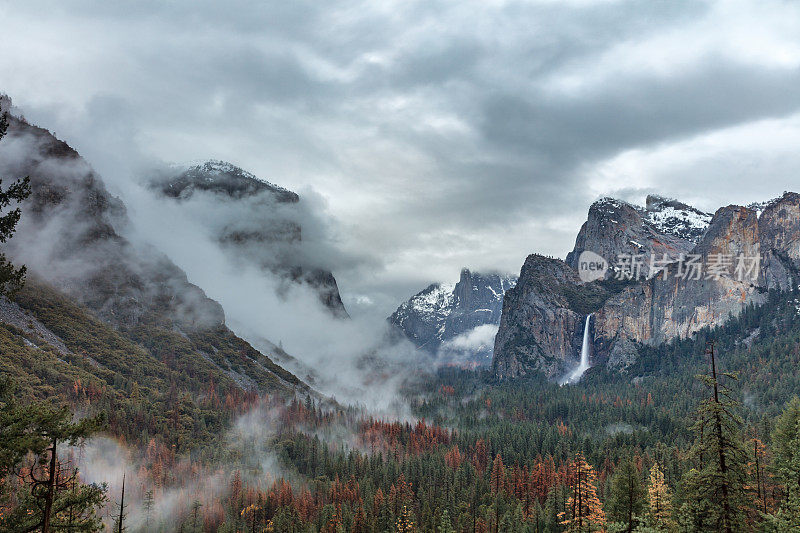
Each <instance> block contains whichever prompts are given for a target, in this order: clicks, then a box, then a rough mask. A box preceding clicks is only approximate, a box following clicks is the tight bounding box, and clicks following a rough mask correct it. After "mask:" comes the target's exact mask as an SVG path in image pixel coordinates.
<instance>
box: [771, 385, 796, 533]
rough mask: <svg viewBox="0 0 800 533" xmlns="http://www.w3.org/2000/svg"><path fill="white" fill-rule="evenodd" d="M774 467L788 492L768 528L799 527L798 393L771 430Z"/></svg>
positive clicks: (791, 528)
mask: <svg viewBox="0 0 800 533" xmlns="http://www.w3.org/2000/svg"><path fill="white" fill-rule="evenodd" d="M772 450H773V455H774V469H775V473H776V474H777V476H778V479H780V481H781V482H782V483H783V485H784V487H785V490H786V496H785V499H784V500H783V502H781V506H780V508H779V509H778V511H777V512H776V513H775V514H774V515H769V516H767V518H766V524H765V526H764V529H765V530H767V531H790V530H796V529H800V398H798V397H797V396H795V397H794V398H792V400H791V401H790V402H789V403H788V404H787V406H786V408H785V409H784V410H783V412H782V413H781V415H780V416H779V417H778V419H777V420H776V422H775V429H774V430H773V432H772Z"/></svg>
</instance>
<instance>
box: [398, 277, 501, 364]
mask: <svg viewBox="0 0 800 533" xmlns="http://www.w3.org/2000/svg"><path fill="white" fill-rule="evenodd" d="M515 284H516V278H515V277H513V276H507V275H501V274H481V273H477V272H470V271H469V270H468V269H466V268H465V269H462V270H461V277H460V279H459V281H458V283H455V284H440V283H435V284H433V285H430V286H429V287H427V288H426V289H425V290H423V291H421V292H419V293H417V294H415V295H414V296H412V297H411V298H410V299H409V300H408V301H406V302H404V303H403V304H402V305H400V307H398V308H397V310H396V311H395V312H394V313H393V314H392V316H390V317H389V318H388V320H389V322H390V323H392V324H393V325H395V326H396V327H397V328H398V329H399V330H400V331H401V332H402V333H403V334H404V335H405V336H406V337H408V339H409V340H411V342H413V343H414V344H415V345H416V346H417V348H420V349H422V350H425V351H427V352H429V353H431V354H433V355H436V356H438V358H439V359H440V361H441V362H461V363H476V364H482V365H483V364H488V363H489V362H490V359H491V354H492V339H493V337H494V332H495V329H496V326H497V325H498V324H499V323H500V314H501V311H502V306H503V295H504V294H505V293H506V291H508V290H509V289H510V288H511V287H513V286H514V285H515Z"/></svg>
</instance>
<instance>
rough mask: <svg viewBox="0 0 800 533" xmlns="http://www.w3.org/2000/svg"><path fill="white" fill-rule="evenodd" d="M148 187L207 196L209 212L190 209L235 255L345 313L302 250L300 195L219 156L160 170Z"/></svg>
mask: <svg viewBox="0 0 800 533" xmlns="http://www.w3.org/2000/svg"><path fill="white" fill-rule="evenodd" d="M150 187H151V189H152V190H155V191H158V192H159V193H160V194H161V195H162V196H163V197H166V198H171V199H174V200H176V201H177V202H178V204H179V205H180V204H188V203H191V202H192V201H198V202H204V201H207V202H208V203H207V205H208V206H209V209H214V215H213V216H208V215H207V213H205V212H204V210H200V209H195V210H191V211H190V212H191V213H192V214H195V215H196V214H198V213H202V215H201V216H198V223H200V224H204V225H205V226H206V227H208V229H210V230H211V231H212V232H213V233H214V234H215V235H216V236H217V239H218V241H219V243H220V244H221V245H222V246H223V247H224V248H225V249H227V250H228V251H230V252H232V253H233V254H234V255H235V256H236V257H237V258H238V259H239V260H241V261H243V262H244V263H246V264H252V265H255V266H257V267H258V268H261V269H264V270H265V271H268V272H270V273H272V274H276V275H277V276H278V277H279V278H280V279H282V280H284V281H285V283H287V284H288V283H298V284H303V285H307V286H309V287H311V288H312V289H313V290H314V291H315V292H317V294H318V295H319V298H320V300H321V302H322V303H323V304H324V305H325V306H326V307H327V308H328V309H330V310H331V312H332V313H333V314H334V316H337V317H340V318H346V317H347V316H348V315H347V311H346V310H345V307H344V304H343V303H342V298H341V296H340V294H339V287H338V285H337V283H336V279H335V278H334V276H333V274H332V273H331V272H330V271H329V270H327V269H325V268H324V267H323V266H321V265H318V264H314V262H313V261H311V260H309V259H308V257H307V256H308V254H304V253H303V223H302V221H303V220H304V219H309V218H311V217H310V216H309V214H308V213H306V212H305V211H304V209H305V206H304V205H302V204H301V202H300V197H299V196H298V195H297V194H296V193H294V192H292V191H289V190H287V189H284V188H283V187H279V186H278V185H274V184H272V183H269V182H267V181H264V180H261V179H259V178H257V177H256V176H255V175H253V174H251V173H249V172H247V171H245V170H242V169H241V168H239V167H237V166H235V165H232V164H230V163H226V162H224V161H206V162H205V163H202V164H199V165H192V166H189V167H186V168H182V169H179V170H178V172H177V173H174V172H172V173H165V174H164V175H161V176H158V177H156V178H154V179H152V180H151V182H150Z"/></svg>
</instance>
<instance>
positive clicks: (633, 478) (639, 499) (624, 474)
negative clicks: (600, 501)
mask: <svg viewBox="0 0 800 533" xmlns="http://www.w3.org/2000/svg"><path fill="white" fill-rule="evenodd" d="M639 476H640V474H639V470H638V469H637V468H636V465H635V464H634V463H633V461H632V460H631V459H625V460H623V461H622V462H621V463H620V464H619V466H617V469H616V470H615V471H614V474H613V475H612V476H611V489H610V491H611V492H610V495H609V499H608V515H609V519H611V520H613V521H615V522H622V523H624V524H625V531H627V532H628V533H631V532H632V531H633V530H634V529H635V528H636V526H637V525H638V523H639V519H640V517H641V514H642V511H643V510H644V489H643V488H642V482H641V479H640V477H639Z"/></svg>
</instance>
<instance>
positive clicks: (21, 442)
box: [0, 384, 106, 533]
mask: <svg viewBox="0 0 800 533" xmlns="http://www.w3.org/2000/svg"><path fill="white" fill-rule="evenodd" d="M5 387H9V385H8V384H6V385H5ZM0 421H2V422H3V425H2V426H0V448H2V449H8V450H11V452H9V453H4V454H3V456H4V461H6V465H5V468H8V465H9V464H12V466H11V468H15V467H16V465H17V464H20V461H19V459H20V453H22V452H24V453H25V454H27V453H30V454H32V455H33V456H34V458H35V459H34V461H33V463H32V464H29V465H25V468H24V469H22V470H21V471H20V474H19V476H18V477H19V478H20V479H21V480H23V486H22V487H21V490H20V491H19V492H18V494H16V498H17V505H16V507H15V508H14V509H12V510H11V511H10V512H9V513H8V514H6V515H5V516H3V517H2V519H0V532H3V531H14V532H18V533H22V532H27V531H37V530H38V531H41V533H51V532H52V531H57V530H60V529H68V530H70V531H99V530H100V529H102V523H101V522H100V519H99V518H98V517H97V515H96V510H97V508H98V507H100V506H101V505H102V504H103V502H104V501H105V492H106V487H105V486H96V485H84V484H81V483H79V482H78V471H77V469H76V468H71V467H69V465H68V464H66V463H64V462H62V461H61V460H60V459H59V457H58V450H59V449H60V448H59V447H60V446H61V445H69V446H74V445H77V444H79V443H81V442H83V441H84V440H85V439H87V438H88V437H90V436H91V435H92V434H94V433H95V432H97V431H98V430H100V429H101V428H102V427H103V426H104V425H105V417H104V416H103V415H102V414H100V415H98V416H96V417H93V418H85V419H83V420H81V421H79V422H73V421H72V413H71V412H70V410H69V408H67V407H66V406H61V407H56V406H53V405H52V404H51V403H49V402H36V403H33V404H29V405H26V406H24V407H23V406H20V405H18V404H17V403H16V402H13V401H3V402H2V404H1V405H0ZM15 460H16V461H17V463H16V464H14V463H13V461H15Z"/></svg>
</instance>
